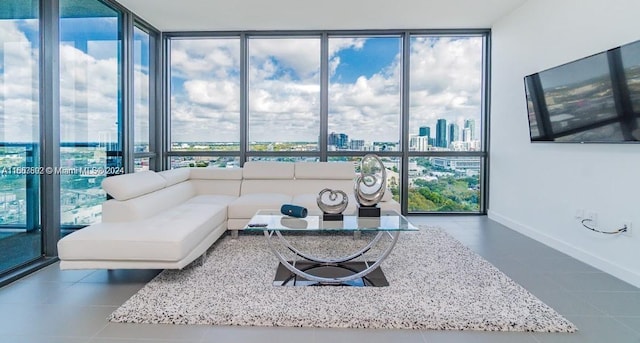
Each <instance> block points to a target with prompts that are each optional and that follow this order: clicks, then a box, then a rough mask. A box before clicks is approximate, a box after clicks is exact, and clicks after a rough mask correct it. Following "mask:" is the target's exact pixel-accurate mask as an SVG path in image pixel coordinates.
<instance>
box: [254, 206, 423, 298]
mask: <svg viewBox="0 0 640 343" xmlns="http://www.w3.org/2000/svg"><path fill="white" fill-rule="evenodd" d="M244 230H245V231H248V232H256V231H257V232H260V231H261V232H263V233H264V236H265V237H266V239H267V242H268V244H269V248H270V249H271V251H272V252H273V253H274V255H275V256H276V257H277V258H278V261H279V262H280V263H279V265H278V269H277V271H276V277H275V280H274V285H280V286H285V285H286V286H289V285H295V286H301V285H349V286H388V282H387V280H386V277H385V276H384V273H382V270H381V269H380V264H381V263H382V262H383V261H384V260H385V259H386V258H387V257H388V256H389V254H390V253H391V251H392V250H393V248H394V247H395V245H396V243H397V241H398V237H400V233H401V232H403V231H417V230H418V229H417V228H416V227H415V226H413V225H412V224H411V223H409V221H408V220H407V219H406V218H405V217H403V216H402V215H400V214H398V213H397V212H395V211H382V213H381V216H380V217H358V216H355V215H351V216H349V215H345V216H344V219H343V220H342V221H323V220H322V216H318V215H310V216H307V217H306V218H293V217H289V216H286V215H283V214H281V213H280V211H278V210H260V211H258V212H257V213H256V214H255V215H254V216H253V218H251V220H250V221H249V223H248V224H247V226H246V227H245V229H244ZM303 232H308V233H315V234H318V233H329V234H331V233H353V235H350V234H349V235H344V239H350V237H360V236H361V235H363V236H365V238H368V237H370V240H369V241H368V243H367V244H365V245H364V246H361V247H357V248H355V249H354V251H350V252H348V253H346V254H345V253H342V254H341V255H340V256H331V257H324V256H323V257H320V256H314V255H313V254H311V253H309V252H307V251H303V249H301V248H299V247H296V246H295V243H293V240H291V239H288V238H287V237H285V234H291V235H296V234H299V233H303ZM365 242H366V240H365ZM374 251H375V252H374ZM367 253H372V254H373V256H371V257H372V258H369V257H368V256H365V255H366V254H367ZM287 254H290V255H292V258H287V257H286V255H287ZM336 254H337V253H336ZM356 260H357V261H356Z"/></svg>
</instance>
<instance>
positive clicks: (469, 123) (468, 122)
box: [464, 119, 476, 141]
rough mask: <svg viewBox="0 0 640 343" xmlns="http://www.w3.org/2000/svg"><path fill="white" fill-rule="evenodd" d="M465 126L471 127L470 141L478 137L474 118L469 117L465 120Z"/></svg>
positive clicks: (466, 127)
mask: <svg viewBox="0 0 640 343" xmlns="http://www.w3.org/2000/svg"><path fill="white" fill-rule="evenodd" d="M464 128H465V129H469V131H470V132H471V136H469V141H473V140H475V139H476V121H475V120H473V119H467V120H465V121H464Z"/></svg>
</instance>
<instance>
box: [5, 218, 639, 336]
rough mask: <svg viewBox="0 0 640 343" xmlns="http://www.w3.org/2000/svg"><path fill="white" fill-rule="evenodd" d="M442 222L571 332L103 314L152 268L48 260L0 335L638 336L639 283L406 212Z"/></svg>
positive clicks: (24, 287) (493, 234)
mask: <svg viewBox="0 0 640 343" xmlns="http://www.w3.org/2000/svg"><path fill="white" fill-rule="evenodd" d="M410 220H411V221H412V222H414V223H415V224H427V225H434V226H440V227H442V228H443V229H445V230H446V231H448V232H450V233H451V234H452V235H453V236H455V237H456V238H457V239H459V240H460V241H461V242H463V243H464V244H466V245H467V246H469V247H471V248H472V249H473V250H475V251H476V252H478V253H479V254H480V255H482V256H483V257H485V258H486V259H487V260H489V261H490V262H491V263H493V264H494V265H495V266H496V267H498V268H499V269H501V270H502V271H503V272H505V273H506V274H507V275H509V276H510V277H511V278H513V279H514V280H515V281H517V282H519V283H520V284H521V285H523V286H524V287H525V288H527V289H528V290H529V291H531V292H532V293H533V294H535V295H536V296H538V297H539V298H540V299H542V300H543V301H545V302H546V303H547V304H549V305H550V306H551V307H553V308H555V309H556V310H557V311H558V312H560V313H561V314H562V315H564V316H565V317H567V318H568V319H569V320H571V321H573V322H574V323H575V324H576V325H577V326H578V327H579V328H580V331H579V332H578V333H575V334H557V333H517V332H478V331H408V330H352V329H312V328H260V327H214V326H197V325H194V326H186V325H141V324H118V323H109V322H107V320H106V317H107V316H108V315H109V313H111V312H112V311H113V310H115V309H116V308H117V307H118V306H119V305H121V304H122V303H123V302H124V301H125V300H126V299H128V298H129V297H130V296H131V295H133V294H134V293H135V292H136V291H137V290H138V289H140V287H142V286H143V285H144V284H145V282H147V281H148V280H150V279H151V278H152V277H153V276H155V275H156V273H157V272H154V271H131V270H118V271H112V272H108V271H102V270H98V271H91V270H89V271H60V270H59V269H58V265H57V264H54V265H52V266H49V267H47V268H45V269H43V270H41V271H39V272H37V273H35V274H33V275H31V276H29V277H26V278H24V279H22V280H19V281H17V282H14V283H13V284H10V285H7V286H5V287H4V288H1V289H0V341H1V342H12V343H26V342H38V343H41V342H47V343H58V342H60V343H76V342H77V343H81V342H92V343H116V342H118V343H123V342H140V343H142V342H173V343H178V342H182V343H187V342H234V343H242V342H301V341H302V342H305V343H313V342H332V343H340V342H363V341H366V342H368V343H377V342H408V343H411V342H422V343H425V342H429V343H436V342H492V343H499V342H534V343H535V342H598V343H601V342H606V343H625V342H640V289H638V288H635V287H633V286H631V285H629V284H627V283H624V282H622V281H620V280H618V279H616V278H614V277H611V276H609V275H607V274H605V273H602V272H600V271H598V270H596V269H594V268H592V267H590V266H588V265H585V264H583V263H581V262H579V261H577V260H575V259H572V258H570V257H568V256H566V255H564V254H562V253H559V252H557V251H554V250H552V249H550V248H548V247H546V246H544V245H542V244H540V243H538V242H536V241H534V240H531V239H529V238H526V237H524V236H522V235H520V234H518V233H516V232H514V231H512V230H509V229H507V228H505V227H504V226H502V225H500V224H498V223H496V222H494V221H491V220H489V219H487V218H486V217H466V216H464V217H463V216H459V217H458V216H456V217H433V216H430V217H410Z"/></svg>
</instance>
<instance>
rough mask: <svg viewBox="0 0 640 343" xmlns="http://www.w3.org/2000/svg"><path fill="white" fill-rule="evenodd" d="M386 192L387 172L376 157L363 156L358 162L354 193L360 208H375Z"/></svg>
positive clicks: (370, 155)
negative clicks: (358, 167) (358, 170)
mask: <svg viewBox="0 0 640 343" xmlns="http://www.w3.org/2000/svg"><path fill="white" fill-rule="evenodd" d="M386 190H387V171H386V169H385V168H384V164H383V163H382V160H380V158H379V157H378V156H377V155H374V154H368V155H365V156H364V157H363V158H362V160H361V161H360V175H359V176H358V178H357V179H356V183H355V186H354V193H355V196H356V201H358V204H360V205H361V206H375V205H376V204H378V203H379V202H380V200H382V197H383V196H384V192H385V191H386Z"/></svg>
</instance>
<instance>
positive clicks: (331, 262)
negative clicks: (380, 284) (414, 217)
mask: <svg viewBox="0 0 640 343" xmlns="http://www.w3.org/2000/svg"><path fill="white" fill-rule="evenodd" d="M274 234H275V236H276V237H277V238H278V241H279V242H280V244H281V245H283V246H284V247H286V248H287V249H288V250H289V251H291V252H293V253H294V254H295V255H296V256H298V257H301V258H303V259H305V260H307V261H310V262H315V263H319V264H322V265H325V266H338V267H339V266H340V264H341V263H345V262H349V261H352V260H354V259H356V258H358V257H361V256H364V254H366V253H367V252H368V251H369V250H371V248H373V247H374V246H376V245H377V244H378V243H379V242H380V240H381V239H382V237H383V236H385V235H386V236H388V237H390V238H391V242H390V243H389V244H388V246H387V247H386V248H385V249H384V250H383V251H382V253H380V255H378V256H377V258H376V259H375V261H374V263H372V264H369V263H367V262H366V260H365V264H366V268H365V269H364V270H362V271H360V272H358V273H355V274H352V275H348V276H344V277H335V278H328V277H321V276H317V275H313V274H310V273H307V272H305V271H303V270H301V269H299V268H297V267H296V266H295V261H294V262H293V263H291V262H289V261H287V259H286V258H285V256H284V255H283V254H282V252H280V251H279V250H278V248H277V246H276V243H275V242H274V238H273V236H274ZM264 235H265V237H266V238H267V241H268V243H269V248H270V249H271V251H272V252H273V253H274V255H276V257H277V258H278V260H279V261H280V263H281V264H282V265H283V266H284V267H285V268H287V269H288V270H289V271H290V272H291V273H293V274H295V275H298V276H300V277H303V278H305V279H307V280H309V281H314V282H318V283H321V284H342V283H346V282H349V281H354V280H357V279H360V278H364V277H366V276H367V275H368V274H370V273H371V272H373V271H374V270H375V269H376V268H378V267H379V266H380V264H381V263H382V262H383V261H384V260H385V259H386V258H387V257H388V256H389V254H390V253H391V251H392V250H393V248H394V246H395V245H396V243H397V242H398V237H399V236H400V231H380V232H378V234H377V235H376V236H375V237H374V238H373V239H372V240H371V242H369V243H368V244H367V245H366V246H364V247H363V248H361V249H360V250H358V251H356V252H354V253H352V254H349V255H346V256H342V257H338V258H330V259H327V258H320V257H316V256H313V255H311V254H308V253H305V252H303V251H301V250H299V249H297V248H296V247H294V246H293V245H292V244H291V242H290V241H289V240H287V239H286V238H285V237H284V236H283V235H282V234H281V233H280V231H279V230H274V229H265V230H264Z"/></svg>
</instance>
